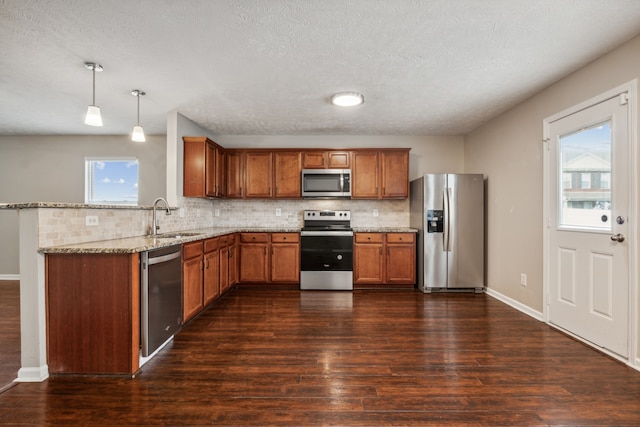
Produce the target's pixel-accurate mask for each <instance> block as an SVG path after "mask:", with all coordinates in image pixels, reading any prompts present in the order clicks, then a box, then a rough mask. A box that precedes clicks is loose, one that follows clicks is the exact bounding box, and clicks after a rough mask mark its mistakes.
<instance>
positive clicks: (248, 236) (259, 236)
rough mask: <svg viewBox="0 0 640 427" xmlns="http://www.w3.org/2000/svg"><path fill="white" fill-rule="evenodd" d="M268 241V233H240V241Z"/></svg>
mask: <svg viewBox="0 0 640 427" xmlns="http://www.w3.org/2000/svg"><path fill="white" fill-rule="evenodd" d="M268 241H269V234H268V233H240V242H242V243H267V242H268Z"/></svg>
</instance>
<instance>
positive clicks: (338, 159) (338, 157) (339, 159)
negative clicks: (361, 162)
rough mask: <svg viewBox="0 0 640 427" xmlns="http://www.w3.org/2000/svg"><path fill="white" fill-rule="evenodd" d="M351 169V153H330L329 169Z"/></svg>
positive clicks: (328, 155) (328, 159)
mask: <svg viewBox="0 0 640 427" xmlns="http://www.w3.org/2000/svg"><path fill="white" fill-rule="evenodd" d="M350 167H351V153H349V152H348V151H328V152H327V168H329V169H349V168H350Z"/></svg>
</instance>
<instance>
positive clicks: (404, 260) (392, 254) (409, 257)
mask: <svg viewBox="0 0 640 427" xmlns="http://www.w3.org/2000/svg"><path fill="white" fill-rule="evenodd" d="M386 255H387V259H386V277H385V283H389V284H393V283H399V284H411V285H413V284H415V283H416V247H415V245H413V244H408V245H406V244H405V245H389V244H388V245H387V254H386Z"/></svg>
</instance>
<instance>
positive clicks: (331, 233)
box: [300, 231, 353, 237]
mask: <svg viewBox="0 0 640 427" xmlns="http://www.w3.org/2000/svg"><path fill="white" fill-rule="evenodd" d="M300 236H302V237H304V236H320V237H322V236H353V231H301V232H300Z"/></svg>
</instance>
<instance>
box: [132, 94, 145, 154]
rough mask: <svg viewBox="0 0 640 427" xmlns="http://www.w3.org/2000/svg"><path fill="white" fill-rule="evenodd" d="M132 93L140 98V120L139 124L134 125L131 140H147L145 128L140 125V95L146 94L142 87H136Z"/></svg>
mask: <svg viewBox="0 0 640 427" xmlns="http://www.w3.org/2000/svg"><path fill="white" fill-rule="evenodd" d="M131 95H133V96H135V97H136V98H138V121H137V122H136V123H137V124H136V125H135V126H134V127H133V133H131V140H132V141H135V142H145V141H146V139H145V137H144V130H143V129H142V126H140V97H141V96H144V95H146V93H144V92H143V91H141V90H140V89H134V90H132V91H131Z"/></svg>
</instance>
